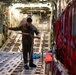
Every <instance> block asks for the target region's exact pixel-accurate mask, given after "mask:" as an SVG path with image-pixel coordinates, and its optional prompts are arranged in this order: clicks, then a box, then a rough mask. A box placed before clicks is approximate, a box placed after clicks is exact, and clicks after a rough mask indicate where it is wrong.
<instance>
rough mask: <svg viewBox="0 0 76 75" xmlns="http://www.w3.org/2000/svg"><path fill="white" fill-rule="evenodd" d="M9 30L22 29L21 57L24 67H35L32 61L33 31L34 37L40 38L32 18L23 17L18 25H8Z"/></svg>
mask: <svg viewBox="0 0 76 75" xmlns="http://www.w3.org/2000/svg"><path fill="white" fill-rule="evenodd" d="M8 29H9V30H14V31H22V50H23V59H24V67H25V69H29V66H30V67H36V65H35V64H34V63H33V40H34V33H35V34H36V36H35V38H38V39H40V36H39V31H38V29H37V28H36V27H35V26H34V25H33V24H32V18H31V17H28V18H24V19H23V20H22V21H21V22H20V25H19V26H18V27H12V28H11V27H8ZM28 53H29V65H27V63H28Z"/></svg>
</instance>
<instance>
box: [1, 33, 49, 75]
mask: <svg viewBox="0 0 76 75" xmlns="http://www.w3.org/2000/svg"><path fill="white" fill-rule="evenodd" d="M13 34H14V35H12V36H11V37H10V39H8V40H7V42H6V43H5V44H4V46H3V47H2V48H1V50H0V75H45V63H44V60H43V61H42V54H41V57H40V58H38V59H34V63H35V64H36V65H37V67H36V68H30V70H25V69H24V67H23V65H24V64H23V59H22V52H21V51H22V50H21V35H20V34H16V33H13ZM46 36H47V35H46ZM48 40H49V39H48ZM42 44H43V33H42V36H41V39H40V40H37V39H35V40H34V52H35V53H41V49H42ZM46 44H48V42H47V43H46ZM48 48H49V44H48V47H45V49H48Z"/></svg>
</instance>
